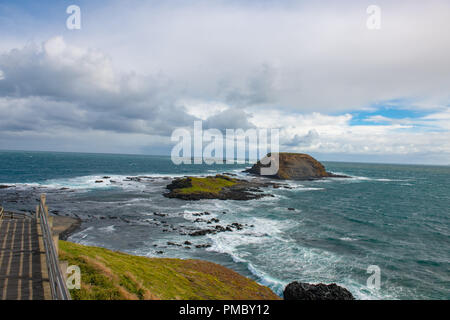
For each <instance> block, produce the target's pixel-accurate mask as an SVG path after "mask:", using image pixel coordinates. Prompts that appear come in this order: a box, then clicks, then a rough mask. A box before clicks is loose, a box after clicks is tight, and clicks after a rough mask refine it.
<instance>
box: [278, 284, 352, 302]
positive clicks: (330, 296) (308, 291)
mask: <svg viewBox="0 0 450 320" xmlns="http://www.w3.org/2000/svg"><path fill="white" fill-rule="evenodd" d="M283 295H284V300H355V298H354V297H353V295H352V293H351V292H350V291H348V290H347V289H345V288H343V287H340V286H338V285H337V284H336V283H332V284H323V283H319V284H309V283H302V282H297V281H295V282H291V283H289V284H288V285H287V286H286V288H285V289H284V293H283Z"/></svg>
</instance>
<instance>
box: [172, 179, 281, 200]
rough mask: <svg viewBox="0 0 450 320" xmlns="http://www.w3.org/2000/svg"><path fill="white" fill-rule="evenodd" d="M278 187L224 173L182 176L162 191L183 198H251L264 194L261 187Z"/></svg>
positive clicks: (277, 185) (269, 183) (173, 196)
mask: <svg viewBox="0 0 450 320" xmlns="http://www.w3.org/2000/svg"><path fill="white" fill-rule="evenodd" d="M269 186H273V187H275V188H276V187H280V185H279V184H276V183H271V182H261V181H257V180H242V179H237V178H233V177H230V176H228V175H225V174H217V175H215V176H208V177H184V178H177V179H174V180H173V181H172V182H171V183H170V184H169V185H167V186H166V189H168V190H170V192H168V193H164V196H165V197H167V198H178V199H183V200H200V199H219V200H253V199H259V198H262V197H264V196H271V195H270V194H265V193H263V191H262V190H261V189H260V188H261V187H269Z"/></svg>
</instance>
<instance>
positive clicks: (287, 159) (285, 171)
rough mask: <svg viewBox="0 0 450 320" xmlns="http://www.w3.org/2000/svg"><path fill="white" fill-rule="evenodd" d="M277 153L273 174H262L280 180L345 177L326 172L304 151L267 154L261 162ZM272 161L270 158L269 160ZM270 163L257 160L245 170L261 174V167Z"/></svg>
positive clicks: (267, 160) (266, 160)
mask: <svg viewBox="0 0 450 320" xmlns="http://www.w3.org/2000/svg"><path fill="white" fill-rule="evenodd" d="M275 155H278V159H279V168H278V172H277V173H276V174H274V175H268V176H263V177H267V178H275V179H282V180H315V179H321V178H327V177H334V178H345V176H340V175H335V174H333V173H330V172H327V171H326V170H325V167H324V166H323V165H322V164H321V163H320V162H319V161H317V160H316V159H314V158H313V157H311V156H310V155H307V154H304V153H286V152H280V153H277V154H275V153H274V154H273V155H272V154H270V153H269V154H267V156H266V157H264V159H263V160H262V162H263V163H269V158H270V157H272V156H275ZM271 161H272V160H271ZM269 165H270V164H262V163H261V161H258V162H257V163H256V164H254V165H253V166H252V167H251V168H250V169H247V170H245V171H246V172H248V173H251V174H255V175H261V168H265V167H269Z"/></svg>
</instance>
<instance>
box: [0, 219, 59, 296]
mask: <svg viewBox="0 0 450 320" xmlns="http://www.w3.org/2000/svg"><path fill="white" fill-rule="evenodd" d="M46 261H47V260H46V256H45V248H44V244H43V239H42V231H41V226H40V222H39V220H36V218H32V217H27V216H23V215H18V214H9V213H6V214H5V216H4V217H3V218H2V219H0V300H43V299H51V292H50V283H49V280H48V271H47V270H48V269H47V262H46Z"/></svg>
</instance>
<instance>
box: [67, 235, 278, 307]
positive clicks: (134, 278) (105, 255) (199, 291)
mask: <svg viewBox="0 0 450 320" xmlns="http://www.w3.org/2000/svg"><path fill="white" fill-rule="evenodd" d="M59 257H60V260H62V261H64V260H65V261H68V262H69V265H78V266H79V267H80V269H81V289H80V290H76V289H74V290H71V291H70V293H71V295H72V299H74V300H117V299H119V300H124V299H126V300H128V299H141V300H142V299H163V300H171V299H182V300H187V299H193V300H197V299H211V300H212V299H217V300H223V299H227V300H238V299H249V300H251V299H280V298H279V297H278V296H277V295H275V294H274V293H273V292H272V291H271V290H270V289H269V288H267V287H265V286H262V285H260V284H258V283H256V282H255V281H253V280H251V279H248V278H246V277H244V276H241V275H240V274H238V273H236V272H234V271H232V270H230V269H227V268H225V267H223V266H220V265H218V264H214V263H211V262H207V261H201V260H182V259H168V258H147V257H140V256H133V255H129V254H125V253H121V252H116V251H111V250H107V249H104V248H99V247H90V246H83V245H79V244H75V243H71V242H66V241H59Z"/></svg>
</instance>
